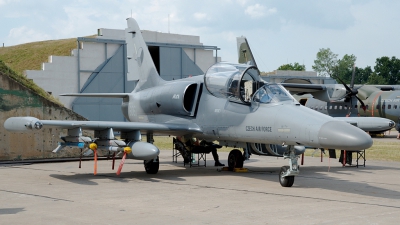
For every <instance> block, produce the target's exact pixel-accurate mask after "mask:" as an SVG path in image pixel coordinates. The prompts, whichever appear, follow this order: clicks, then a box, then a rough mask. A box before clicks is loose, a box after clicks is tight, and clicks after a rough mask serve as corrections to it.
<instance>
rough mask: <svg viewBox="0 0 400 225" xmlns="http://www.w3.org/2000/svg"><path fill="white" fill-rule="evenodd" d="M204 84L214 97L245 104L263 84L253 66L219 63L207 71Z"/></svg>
mask: <svg viewBox="0 0 400 225" xmlns="http://www.w3.org/2000/svg"><path fill="white" fill-rule="evenodd" d="M204 84H205V86H206V88H207V90H208V91H209V92H210V93H211V94H212V95H214V96H215V97H218V98H228V99H229V100H230V101H234V102H239V103H246V104H247V103H250V101H251V98H252V96H253V94H254V92H255V91H256V90H257V89H259V88H260V87H261V86H263V85H264V82H263V80H262V79H261V77H260V73H259V71H258V69H257V67H255V66H252V65H246V64H232V63H224V62H221V63H216V64H214V65H213V66H211V67H210V68H209V69H208V70H207V72H206V74H205V75H204Z"/></svg>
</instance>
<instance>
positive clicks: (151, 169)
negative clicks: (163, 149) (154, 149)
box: [143, 156, 160, 174]
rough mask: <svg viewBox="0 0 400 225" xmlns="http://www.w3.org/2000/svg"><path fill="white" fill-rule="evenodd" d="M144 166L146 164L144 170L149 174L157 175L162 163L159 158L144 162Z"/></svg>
mask: <svg viewBox="0 0 400 225" xmlns="http://www.w3.org/2000/svg"><path fill="white" fill-rule="evenodd" d="M143 164H144V169H145V170H146V173H148V174H156V173H157V172H158V169H159V167H160V161H159V160H158V156H157V158H155V159H152V160H144V161H143Z"/></svg>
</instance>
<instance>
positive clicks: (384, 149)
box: [144, 136, 400, 162]
mask: <svg viewBox="0 0 400 225" xmlns="http://www.w3.org/2000/svg"><path fill="white" fill-rule="evenodd" d="M172 138H173V137H172V136H171V137H168V136H155V137H154V145H156V146H157V147H158V148H159V149H161V150H167V149H171V150H172ZM144 141H145V138H144ZM232 149H233V148H231V147H228V148H227V147H222V148H221V149H218V151H223V152H229V151H231V150H232ZM313 152H314V150H312V149H307V150H306V153H305V155H306V156H311V154H312V153H313ZM326 154H328V153H327V152H326ZM339 155H340V150H336V156H337V157H339ZM365 155H366V159H367V160H379V161H394V162H400V140H397V139H394V140H393V141H383V140H379V139H374V144H373V146H372V147H371V148H369V149H367V150H366V151H365ZM319 156H320V154H319V153H317V154H316V155H314V157H319ZM324 157H327V155H326V156H324Z"/></svg>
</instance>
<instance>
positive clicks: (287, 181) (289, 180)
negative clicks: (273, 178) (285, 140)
mask: <svg viewBox="0 0 400 225" xmlns="http://www.w3.org/2000/svg"><path fill="white" fill-rule="evenodd" d="M288 170H289V166H282V167H281V171H280V172H279V183H280V184H281V186H282V187H291V186H293V183H294V176H284V175H286V174H287V171H288Z"/></svg>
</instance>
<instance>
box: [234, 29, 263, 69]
mask: <svg viewBox="0 0 400 225" xmlns="http://www.w3.org/2000/svg"><path fill="white" fill-rule="evenodd" d="M236 41H237V49H238V56H239V60H238V61H239V63H244V64H249V65H253V66H256V67H257V63H256V60H255V59H254V56H253V53H252V52H251V49H250V46H249V43H247V39H246V37H243V36H241V37H237V38H236ZM257 68H258V67H257Z"/></svg>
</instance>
